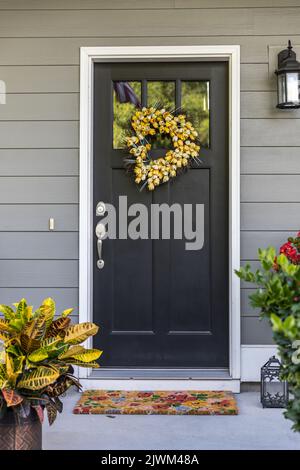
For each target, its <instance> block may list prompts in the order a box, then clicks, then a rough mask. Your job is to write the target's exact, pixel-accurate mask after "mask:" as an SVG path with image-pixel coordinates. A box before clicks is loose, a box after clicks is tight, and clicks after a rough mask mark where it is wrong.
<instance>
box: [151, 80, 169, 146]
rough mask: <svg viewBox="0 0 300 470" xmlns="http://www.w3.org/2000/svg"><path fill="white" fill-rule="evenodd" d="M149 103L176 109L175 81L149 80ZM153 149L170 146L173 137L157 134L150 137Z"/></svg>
mask: <svg viewBox="0 0 300 470" xmlns="http://www.w3.org/2000/svg"><path fill="white" fill-rule="evenodd" d="M147 105H148V106H155V107H157V108H166V109H167V110H169V111H174V109H175V82H170V81H149V82H147ZM149 140H150V143H151V144H152V148H153V149H157V148H170V147H171V139H170V137H169V136H167V135H165V136H164V135H156V136H155V137H154V138H152V139H151V138H150V139H149Z"/></svg>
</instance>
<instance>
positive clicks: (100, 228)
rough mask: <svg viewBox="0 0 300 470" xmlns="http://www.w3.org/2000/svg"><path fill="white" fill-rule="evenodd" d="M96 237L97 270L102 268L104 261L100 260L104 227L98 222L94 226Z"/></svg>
mask: <svg viewBox="0 0 300 470" xmlns="http://www.w3.org/2000/svg"><path fill="white" fill-rule="evenodd" d="M95 232H96V236H97V251H98V260H97V268H98V269H103V268H104V259H103V258H102V248H103V240H102V239H103V238H104V237H105V234H106V230H105V226H104V225H103V224H101V222H98V224H97V225H96V229H95Z"/></svg>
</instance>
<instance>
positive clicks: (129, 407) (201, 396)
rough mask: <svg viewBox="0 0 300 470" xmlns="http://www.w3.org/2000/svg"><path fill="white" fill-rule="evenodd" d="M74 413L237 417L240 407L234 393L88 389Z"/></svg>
mask: <svg viewBox="0 0 300 470" xmlns="http://www.w3.org/2000/svg"><path fill="white" fill-rule="evenodd" d="M73 413H75V414H109V415H111V414H123V415H131V414H136V415H151V414H160V415H162V414H164V415H237V414H238V407H237V403H236V400H235V398H234V395H233V394H232V393H231V392H211V391H207V392H206V391H190V390H189V391H184V392H182V391H181V392H179V391H175V392H174V391H173V392H166V391H151V392H150V391H149V392H139V391H135V392H134V391H116V390H87V391H85V392H83V393H82V395H81V398H80V399H79V401H78V403H77V404H76V406H75V408H74V410H73Z"/></svg>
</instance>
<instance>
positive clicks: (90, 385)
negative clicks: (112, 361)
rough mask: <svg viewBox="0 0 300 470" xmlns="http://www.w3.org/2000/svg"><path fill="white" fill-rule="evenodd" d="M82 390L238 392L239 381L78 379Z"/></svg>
mask: <svg viewBox="0 0 300 470" xmlns="http://www.w3.org/2000/svg"><path fill="white" fill-rule="evenodd" d="M80 383H81V385H82V388H83V390H141V391H148V390H167V391H169V390H172V391H175V390H216V391H218V390H220V391H222V390H226V391H230V392H234V393H239V392H240V381H239V380H238V379H235V380H234V379H231V380H222V379H220V380H207V379H203V380H178V379H176V380H120V379H118V380H99V379H98V380H97V379H80Z"/></svg>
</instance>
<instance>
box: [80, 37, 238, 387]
mask: <svg viewBox="0 0 300 470" xmlns="http://www.w3.org/2000/svg"><path fill="white" fill-rule="evenodd" d="M210 59H211V60H218V59H219V60H220V59H225V60H228V63H229V103H230V106H229V116H228V119H229V168H230V170H229V284H230V285H229V323H230V327H229V330H230V338H229V354H230V370H229V373H230V379H231V380H232V388H234V391H236V388H237V387H236V382H237V381H239V379H240V377H241V375H240V352H241V344H240V283H239V279H238V277H237V276H236V275H235V274H234V270H235V269H238V268H239V266H240V46H237V45H233V46H232V45H229V46H224V45H217V46H141V47H140V46H132V47H131V46H130V47H82V48H81V55H80V228H79V230H80V244H79V312H80V321H91V320H92V319H93V312H92V295H93V286H92V262H93V260H92V252H93V250H92V234H93V230H94V227H93V224H92V220H93V219H92V214H93V207H92V189H93V188H92V170H93V168H92V161H93V158H92V155H93V149H92V140H93V139H92V122H93V64H94V62H126V61H131V62H132V61H144V62H145V61H147V60H149V61H153V60H155V61H164V62H165V61H185V60H189V61H203V60H210ZM88 344H89V346H91V344H92V340H90V341H88ZM89 373H90V372H89V370H86V371H81V374H82V378H88V377H89ZM93 382H94V380H93ZM158 382H159V381H156V385H157V386H159V384H158ZM163 382H164V383H165V382H166V381H165V380H164V381H163ZM172 382H173V384H174V380H173V381H172ZM216 385H217V384H216V382H215V384H214V386H216ZM102 386H103V385H102ZM172 387H173V385H172Z"/></svg>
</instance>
